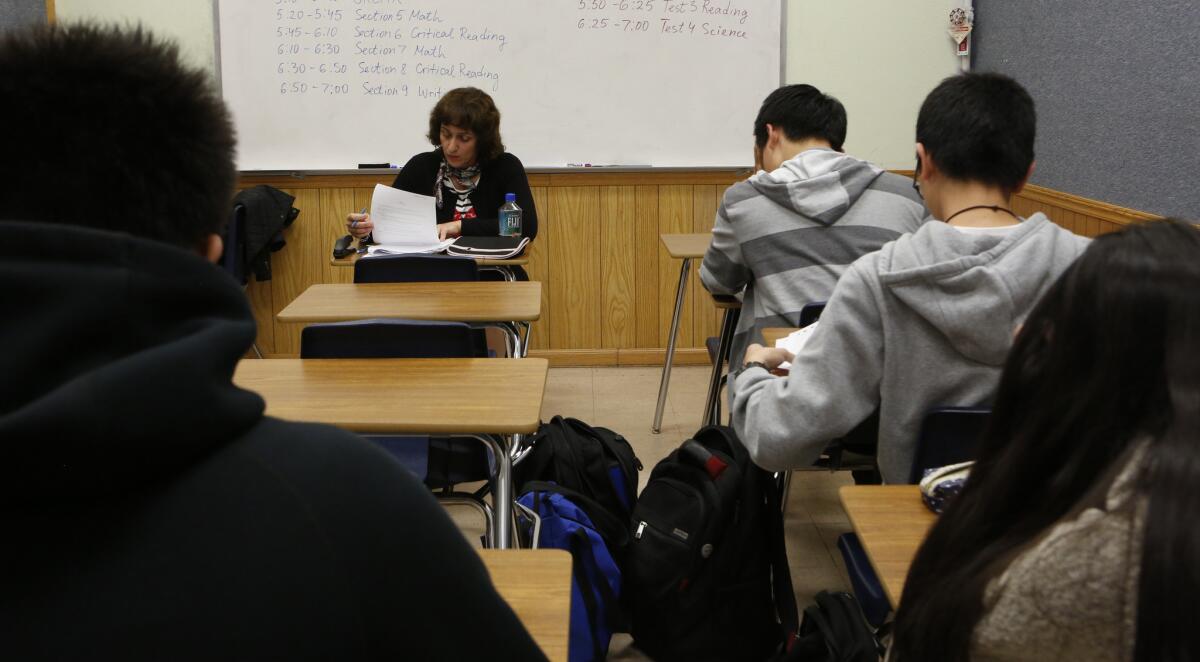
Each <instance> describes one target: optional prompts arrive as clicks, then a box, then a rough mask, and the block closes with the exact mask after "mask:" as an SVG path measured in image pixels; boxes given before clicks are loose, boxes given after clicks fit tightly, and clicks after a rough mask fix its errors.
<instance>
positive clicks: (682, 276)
mask: <svg viewBox="0 0 1200 662" xmlns="http://www.w3.org/2000/svg"><path fill="white" fill-rule="evenodd" d="M691 268H692V258H690V257H685V258H683V266H682V267H681V268H680V269H679V287H677V288H676V289H675V314H674V315H673V316H672V317H671V335H670V336H668V337H667V356H666V358H665V359H664V360H663V371H662V380H661V381H660V382H659V383H658V406H657V407H655V408H654V426H653V427H651V428H650V431H651V432H653V433H654V434H658V433H660V432H662V416H663V406H664V405H666V404H667V386H668V385H669V384H670V383H671V363H672V362H673V361H674V360H675V337H676V336H677V335H679V316H680V315H681V314H682V313H683V298H684V296H685V295H686V294H687V281H688V272H689V271H690V270H691Z"/></svg>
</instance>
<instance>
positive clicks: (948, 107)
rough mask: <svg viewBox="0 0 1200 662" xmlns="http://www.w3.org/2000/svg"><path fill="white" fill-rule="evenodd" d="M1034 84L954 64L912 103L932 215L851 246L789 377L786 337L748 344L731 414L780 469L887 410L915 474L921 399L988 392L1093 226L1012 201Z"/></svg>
mask: <svg viewBox="0 0 1200 662" xmlns="http://www.w3.org/2000/svg"><path fill="white" fill-rule="evenodd" d="M1035 131H1036V114H1035V112H1034V105H1033V99H1032V98H1030V96H1029V93H1028V92H1026V91H1025V89H1024V88H1022V87H1021V86H1020V85H1018V84H1017V83H1016V82H1015V81H1013V80H1011V79H1009V78H1006V77H1004V76H1000V75H997V74H964V75H960V76H955V77H952V78H948V79H946V80H944V81H942V83H941V84H940V85H938V87H937V88H935V89H934V90H933V92H931V93H930V94H929V96H928V97H927V98H926V99H925V102H924V104H923V105H922V106H921V110H920V113H919V115H918V118H917V172H916V176H915V183H914V184H913V185H914V186H917V185H919V187H920V191H921V192H922V193H923V194H924V198H925V203H926V205H927V206H928V207H929V210H930V212H931V213H932V214H933V216H934V218H936V219H944V221H945V222H931V223H926V224H925V225H924V226H923V227H921V229H920V230H918V231H917V232H915V233H913V234H911V235H906V236H903V237H901V238H900V239H898V240H896V241H894V242H892V243H889V244H887V245H886V246H884V247H883V248H882V249H881V250H880V251H878V252H876V253H871V254H869V255H866V256H864V257H863V258H861V259H859V260H857V261H856V262H855V263H854V264H852V265H851V266H850V268H849V270H847V271H846V273H845V274H844V275H843V276H842V278H841V280H839V281H838V283H837V287H836V288H835V289H834V292H833V296H832V297H831V298H830V300H829V304H828V306H827V307H826V308H825V312H824V313H823V315H822V317H821V322H820V326H819V327H818V328H817V330H816V331H815V332H814V333H813V335H812V336H811V337H810V338H809V341H808V343H807V344H806V345H805V347H804V349H803V350H801V351H800V353H799V355H797V356H796V357H794V361H793V363H792V367H791V371H790V373H789V375H788V376H787V377H786V378H783V379H780V378H777V377H774V376H772V375H771V373H770V371H771V370H774V369H775V368H777V367H778V366H779V364H780V363H781V362H783V361H784V360H789V359H792V358H793V357H791V356H790V355H789V354H788V353H787V352H785V351H784V350H779V349H774V348H764V347H762V346H761V345H751V346H750V347H749V348H748V349H747V351H746V354H745V364H744V365H743V366H742V367H741V368H740V370H739V371H738V372H736V374H735V378H734V380H733V385H732V390H733V394H734V398H733V423H734V427H735V429H736V430H737V433H738V434H739V436H740V437H741V439H742V440H743V441H744V442H745V444H746V447H747V448H748V449H749V451H750V453H751V456H752V457H753V458H754V461H755V462H756V463H758V464H759V465H760V466H762V467H765V468H767V469H771V470H783V469H790V468H796V467H803V466H806V465H809V464H811V463H812V462H813V461H814V460H816V458H817V457H818V455H819V454H820V452H821V450H822V449H823V448H824V447H825V446H826V445H827V443H828V442H829V441H831V440H833V439H836V438H838V437H840V436H842V435H844V434H845V433H846V432H848V431H849V430H851V429H852V428H853V427H854V426H855V425H856V424H858V423H859V422H861V421H863V420H864V419H866V418H867V417H868V416H870V415H871V414H872V413H873V412H874V411H875V410H876V409H878V410H879V412H880V425H879V450H878V462H879V469H880V472H881V473H882V475H883V478H884V480H885V481H886V482H889V483H902V482H905V481H907V480H908V474H909V471H910V467H911V464H912V459H913V453H914V447H915V442H916V436H917V433H918V430H919V427H920V423H921V419H922V417H923V416H924V415H925V413H926V411H928V410H929V409H931V408H933V407H937V406H946V405H979V404H986V403H988V402H989V400H990V398H991V396H992V393H993V391H994V390H995V387H996V383H997V381H998V378H999V374H1000V367H1001V365H1002V363H1003V361H1004V358H1005V355H1006V354H1007V353H1008V348H1009V346H1010V344H1011V342H1012V337H1013V333H1014V330H1015V329H1016V328H1017V327H1018V325H1020V323H1021V321H1022V320H1023V319H1024V318H1025V315H1026V314H1028V312H1029V311H1030V309H1031V308H1032V307H1033V304H1034V303H1035V302H1036V301H1037V300H1038V298H1039V297H1040V296H1041V295H1042V293H1043V292H1044V291H1045V290H1046V288H1047V287H1049V285H1050V284H1051V283H1052V282H1053V281H1054V279H1055V278H1057V276H1058V275H1059V274H1060V273H1061V272H1062V271H1063V270H1064V269H1066V267H1067V266H1068V265H1070V264H1071V262H1073V261H1074V260H1075V258H1076V257H1077V256H1078V255H1079V254H1080V253H1081V252H1082V251H1083V249H1084V247H1085V246H1086V244H1087V240H1086V239H1084V238H1082V237H1078V236H1076V235H1074V234H1071V233H1070V232H1068V231H1066V230H1064V229H1062V228H1059V227H1058V226H1056V225H1054V224H1053V223H1051V222H1050V221H1049V220H1048V219H1047V218H1046V217H1045V216H1044V215H1042V214H1041V213H1037V214H1034V215H1033V216H1031V217H1029V218H1028V219H1021V218H1019V217H1017V215H1016V214H1015V213H1014V212H1013V211H1012V210H1011V209H1010V208H1009V206H1008V201H1009V199H1010V197H1011V196H1012V194H1014V193H1016V192H1018V191H1019V190H1021V188H1022V187H1023V186H1024V184H1025V182H1026V180H1027V179H1028V177H1029V175H1030V174H1031V173H1032V171H1033V144H1034V134H1035Z"/></svg>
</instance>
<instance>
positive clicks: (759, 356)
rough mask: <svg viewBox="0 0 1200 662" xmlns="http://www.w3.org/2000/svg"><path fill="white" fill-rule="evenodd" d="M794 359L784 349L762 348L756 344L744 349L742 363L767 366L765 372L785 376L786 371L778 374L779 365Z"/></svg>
mask: <svg viewBox="0 0 1200 662" xmlns="http://www.w3.org/2000/svg"><path fill="white" fill-rule="evenodd" d="M795 358H796V357H795V356H793V355H792V353H791V352H789V351H787V350H786V349H781V348H779V347H763V346H762V345H760V344H758V343H754V344H753V345H750V346H749V347H747V348H746V355H745V356H744V357H742V361H743V362H744V363H751V362H754V361H757V362H759V363H761V364H763V365H765V366H767V370H769V371H771V372H772V373H774V374H787V372H786V371H784V372H782V373H781V372H778V370H779V364H781V363H783V362H784V361H791V360H793V359H795Z"/></svg>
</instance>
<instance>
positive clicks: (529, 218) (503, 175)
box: [392, 149, 538, 239]
mask: <svg viewBox="0 0 1200 662" xmlns="http://www.w3.org/2000/svg"><path fill="white" fill-rule="evenodd" d="M441 165H442V152H441V150H439V149H435V150H433V151H432V152H422V153H421V154H417V155H416V156H414V157H412V158H411V159H409V160H408V163H405V164H404V168H403V169H401V170H400V174H398V175H396V180H395V181H394V182H392V188H398V189H400V190H401V191H409V192H410V193H419V194H421V195H434V194H435V193H436V191H434V184H435V182H437V173H438V168H440V167H441ZM505 193H516V194H517V205H518V206H520V207H521V211H522V213H521V235H522V236H525V237H529V238H530V239H533V238H534V237H536V236H537V227H538V226H537V209H536V208H535V207H534V204H533V194H532V193H531V192H530V191H529V180H528V179H527V178H526V177H525V166H523V165H521V160H520V159H518V158H517V157H515V156H513V155H512V154H509V153H508V152H504V153H503V154H501V155H500V156H498V157H496V158H495V159H492V160H491V161H487V162H481V163H480V164H479V184H478V185H477V186H476V187H475V190H474V191H473V192H472V193H471V202H472V203H474V205H475V213H476V214H477V215H478V218H473V219H469V220H466V221H463V227H462V233H463V234H464V235H469V236H492V237H494V236H497V235H499V234H500V221H499V216H500V206H501V205H503V204H504V194H505ZM442 199H443V200H444V203H443V205H442V207H441V209H438V210H437V222H438V223H447V222H449V221H452V220H454V196H453V195H447V193H446V192H443V194H442Z"/></svg>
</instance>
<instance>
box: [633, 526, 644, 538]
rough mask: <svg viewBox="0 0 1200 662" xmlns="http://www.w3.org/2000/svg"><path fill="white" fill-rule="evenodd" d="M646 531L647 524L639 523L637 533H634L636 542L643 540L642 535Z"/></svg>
mask: <svg viewBox="0 0 1200 662" xmlns="http://www.w3.org/2000/svg"><path fill="white" fill-rule="evenodd" d="M645 530H646V523H645V522H638V526H637V531H634V533H633V538H634V540H641V539H642V533H643V532H645Z"/></svg>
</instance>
